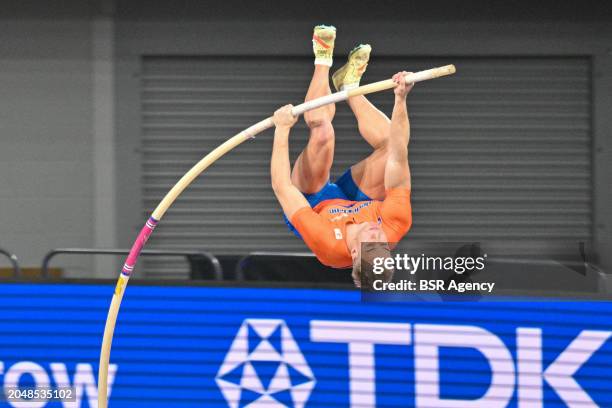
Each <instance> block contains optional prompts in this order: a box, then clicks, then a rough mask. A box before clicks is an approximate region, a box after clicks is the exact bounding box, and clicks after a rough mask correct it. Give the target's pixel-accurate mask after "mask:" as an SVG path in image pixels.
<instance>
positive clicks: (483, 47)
mask: <svg viewBox="0 0 612 408" xmlns="http://www.w3.org/2000/svg"><path fill="white" fill-rule="evenodd" d="M2 4H3V7H2V8H1V11H0V21H1V24H0V59H1V60H0V61H1V63H0V89H1V90H2V98H0V221H1V222H0V247H2V248H4V249H6V250H7V251H8V252H9V253H14V254H16V255H17V257H18V258H19V263H20V265H21V267H22V269H23V271H24V273H30V274H34V275H36V274H39V273H40V272H39V269H40V266H41V263H42V259H43V257H44V256H45V254H47V253H48V252H49V251H50V250H52V249H54V248H67V247H68V248H75V247H76V248H92V249H101V248H117V249H127V248H129V246H131V244H132V242H133V239H134V238H135V236H136V234H137V232H138V230H139V229H140V227H141V226H142V224H143V223H144V220H145V219H146V217H147V216H148V214H149V213H150V212H151V210H152V209H153V208H154V207H155V206H156V205H157V203H158V202H159V200H160V199H161V197H163V195H164V194H165V193H166V192H167V191H168V189H169V188H170V187H171V186H172V185H174V183H175V182H176V181H177V180H178V179H179V178H180V176H182V175H183V174H184V173H185V172H186V171H187V170H188V169H189V168H190V167H191V166H192V165H193V164H194V163H195V162H196V161H198V160H199V159H200V158H201V157H203V156H204V155H205V154H206V153H208V152H209V151H211V150H212V149H213V148H215V147H216V146H217V145H219V144H220V143H222V142H223V141H225V140H226V139H228V138H229V137H231V136H232V135H234V134H235V133H237V132H239V131H240V130H242V129H244V128H245V127H247V126H249V125H251V124H253V123H254V122H256V121H259V120H261V119H262V118H264V117H266V116H268V115H269V114H270V113H271V112H273V110H274V109H276V108H277V107H278V106H280V105H282V104H286V103H289V102H291V103H294V104H295V103H299V102H301V101H302V100H303V96H304V93H305V91H306V87H307V84H308V82H309V77H310V74H311V71H312V57H311V53H312V51H311V43H310V37H311V34H312V27H313V26H314V25H315V24H319V23H326V24H334V25H336V27H338V37H337V41H336V51H335V55H336V59H335V66H336V67H339V66H341V64H343V60H344V58H345V56H346V54H347V53H348V52H349V51H350V50H351V49H352V48H353V47H354V46H355V45H357V44H359V43H370V44H371V45H372V47H373V53H372V59H371V62H370V66H369V67H368V71H367V73H366V74H365V77H364V79H363V82H364V83H368V82H374V81H378V80H381V79H385V78H387V77H389V76H390V75H391V74H393V73H394V72H396V71H398V70H404V69H405V70H420V69H425V68H430V67H433V66H438V65H443V64H447V63H454V64H455V65H456V66H457V70H458V72H457V74H456V75H455V76H453V77H449V78H444V79H439V80H436V81H430V82H428V83H424V84H421V85H419V86H417V87H416V89H415V91H414V92H413V95H412V96H411V98H410V109H411V120H412V142H411V156H410V160H411V166H412V171H413V209H414V225H413V229H412V231H411V232H410V233H409V235H408V237H407V238H406V240H405V241H406V242H407V243H408V244H409V243H413V242H437V241H457V242H476V241H477V242H480V243H482V244H483V245H487V244H488V245H490V246H492V247H494V248H496V251H497V253H498V254H500V255H508V256H510V255H511V256H525V257H527V258H529V257H530V256H536V255H537V256H543V257H554V256H555V254H560V253H565V252H566V251H567V248H568V247H570V248H573V250H575V251H576V253H578V252H577V251H578V247H579V245H580V244H579V243H580V242H586V243H587V246H588V248H589V251H588V253H589V256H590V257H589V262H591V263H592V264H594V265H597V266H598V267H599V268H600V269H601V270H603V271H608V272H609V271H610V270H612V255H611V251H610V250H609V248H611V247H612V231H611V230H612V210H611V209H610V205H609V203H610V199H611V198H612V197H611V195H612V192H611V187H610V186H611V185H612V164H611V163H612V160H611V159H612V150H611V149H612V146H610V144H611V135H610V129H612V123H611V121H612V104H611V103H610V96H611V95H612V45H611V44H612V41H611V40H612V24H610V22H611V20H612V12H611V11H610V8H609V6H608V5H607V4H606V3H605V2H594V1H593V2H591V1H582V2H577V1H576V2H574V1H572V2H562V3H559V2H554V1H542V2H537V3H531V2H521V1H514V2H505V1H504V2H501V1H499V2H497V1H462V2H455V1H437V2H413V1H402V2H391V1H388V2H377V3H371V2H354V1H353V2H349V1H337V2H323V1H310V2H307V3H299V2H295V3H288V2H283V1H270V2H262V3H257V4H255V3H252V2H248V1H238V0H227V1H223V2H202V1H172V2H168V1H112V0H107V1H105V0H99V1H59V2H37V1H4V2H2ZM372 99H373V100H374V101H375V103H376V104H377V105H378V106H380V108H381V109H382V110H384V111H385V112H386V113H388V114H390V110H391V102H392V97H391V95H390V94H389V93H381V94H377V95H374V96H373V97H372ZM335 127H336V135H337V144H336V161H335V165H334V174H335V175H336V176H337V175H339V174H341V172H342V171H344V170H345V169H346V168H347V167H348V166H350V165H351V164H352V163H354V162H356V161H357V160H359V159H360V158H362V157H364V156H365V155H366V154H367V153H368V148H367V145H366V144H365V143H364V142H363V141H362V139H361V138H360V136H359V134H358V132H357V128H356V122H355V120H354V118H353V117H352V114H351V113H350V111H349V110H348V109H347V107H346V106H345V105H339V106H338V112H337V116H336V119H335ZM271 136H272V135H271V132H270V131H268V132H266V133H264V134H262V135H260V136H259V137H258V138H257V140H254V141H252V142H249V143H245V144H244V145H242V146H240V147H238V148H237V149H236V150H234V151H232V152H231V153H230V154H228V155H227V156H226V157H224V158H223V159H221V160H219V161H218V162H217V163H216V164H215V165H214V166H213V167H212V168H210V169H209V170H207V171H206V172H205V173H204V175H203V176H202V177H201V178H200V179H198V180H197V181H196V182H195V183H194V184H193V185H191V187H190V188H189V189H188V190H187V191H186V192H185V193H184V195H183V196H182V197H180V198H179V200H178V201H177V202H176V204H175V205H174V206H173V207H172V208H171V209H170V211H169V212H168V213H167V215H166V217H165V218H164V220H163V222H162V223H161V224H160V227H159V228H158V230H157V231H156V233H155V234H154V236H153V238H152V240H151V241H150V244H149V245H148V248H149V249H156V250H164V251H180V252H181V253H182V252H184V251H187V252H189V253H192V255H193V256H195V257H197V256H200V255H201V254H200V253H201V252H206V253H210V254H212V255H214V256H215V257H216V258H217V259H218V260H219V262H220V264H221V266H222V267H223V269H224V274H225V275H227V276H226V277H228V278H230V279H231V278H233V277H235V271H236V264H237V262H238V261H239V260H240V259H241V258H242V257H244V256H246V255H248V254H249V253H252V252H261V251H266V252H269V251H273V252H306V250H307V248H306V247H305V246H304V245H303V243H302V242H301V241H300V240H298V239H297V238H295V237H294V236H293V235H291V234H290V233H289V232H288V231H287V229H286V227H285V225H284V223H283V220H282V217H281V210H280V207H279V206H278V204H277V203H276V201H275V199H274V197H273V194H272V191H271V188H270V182H269V170H268V169H269V157H270V147H271ZM306 140H307V132H306V129H305V126H304V124H303V122H301V123H300V125H299V126H297V127H296V129H295V130H294V133H293V137H292V154H293V157H296V155H297V154H298V153H299V151H300V150H301V148H303V147H304V145H305V143H306ZM198 254H199V255H198ZM193 256H192V258H191V259H192V261H193ZM201 256H204V255H201ZM121 258H122V257H121V256H119V257H114V256H96V257H94V256H83V255H79V256H73V255H64V254H62V255H61V256H58V257H57V258H55V259H54V260H53V262H52V264H51V267H52V268H54V270H53V271H52V273H53V274H55V276H57V275H60V274H61V276H63V277H78V278H94V277H95V278H114V277H115V275H116V274H117V271H118V268H119V265H120V262H121V261H122V259H121ZM207 259H208V258H207ZM2 262H4V264H3V265H5V266H6V268H5V269H4V270H3V271H4V273H5V275H6V274H10V273H11V267H10V264H9V263H8V261H7V260H4V258H3V260H2ZM202 262H204V263H205V264H206V262H209V261H207V260H206V259H204V261H202ZM209 263H210V262H209ZM192 266H193V263H192ZM202 268H204V269H203V270H204V271H205V272H206V270H208V269H210V267H209V266H206V265H204V266H203V267H202ZM207 268H208V269H207ZM191 270H192V277H193V267H192V268H191ZM228 271H229V272H228ZM137 276H138V277H139V278H178V279H186V278H189V277H190V264H189V262H188V261H186V260H185V259H184V258H183V257H182V256H158V257H156V258H148V257H145V259H144V260H143V261H142V263H141V264H140V267H139V268H138V272H137Z"/></svg>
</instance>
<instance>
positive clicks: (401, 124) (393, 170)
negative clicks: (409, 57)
mask: <svg viewBox="0 0 612 408" xmlns="http://www.w3.org/2000/svg"><path fill="white" fill-rule="evenodd" d="M406 74H408V72H398V73H397V74H395V75H394V76H393V80H394V81H395V82H396V83H397V84H398V86H397V87H395V90H394V93H395V105H394V106H393V114H392V116H391V129H390V133H389V157H388V159H387V164H386V166H385V189H386V190H389V189H392V188H397V187H404V188H410V186H411V185H410V167H409V166H408V142H409V141H410V122H409V121H408V107H407V106H406V96H407V95H408V93H409V92H410V90H411V89H412V86H413V85H414V84H406V81H405V80H404V76H405V75H406Z"/></svg>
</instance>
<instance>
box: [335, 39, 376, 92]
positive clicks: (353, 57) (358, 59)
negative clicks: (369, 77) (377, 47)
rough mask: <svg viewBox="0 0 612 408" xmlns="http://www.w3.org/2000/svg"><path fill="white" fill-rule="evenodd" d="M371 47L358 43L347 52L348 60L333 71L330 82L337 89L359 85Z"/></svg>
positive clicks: (341, 89)
mask: <svg viewBox="0 0 612 408" xmlns="http://www.w3.org/2000/svg"><path fill="white" fill-rule="evenodd" d="M370 52H372V47H371V46H370V44H359V45H358V46H357V47H355V48H353V51H351V52H350V53H349V56H348V61H347V62H346V64H344V66H343V67H342V68H340V69H339V70H337V71H336V72H334V74H333V75H332V82H333V83H334V87H335V88H336V90H337V91H343V90H345V89H353V88H357V87H358V86H359V81H360V80H361V76H362V75H363V73H364V72H365V70H366V67H367V66H368V61H369V60H370Z"/></svg>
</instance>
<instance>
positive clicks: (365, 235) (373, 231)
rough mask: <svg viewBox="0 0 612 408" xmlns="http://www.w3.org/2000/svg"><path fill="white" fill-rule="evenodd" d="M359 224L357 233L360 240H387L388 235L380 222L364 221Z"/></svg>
mask: <svg viewBox="0 0 612 408" xmlns="http://www.w3.org/2000/svg"><path fill="white" fill-rule="evenodd" d="M359 226H360V229H359V233H358V234H357V237H358V239H359V242H387V235H386V234H385V231H383V229H382V228H381V226H380V225H379V224H378V223H375V222H364V223H361V224H359Z"/></svg>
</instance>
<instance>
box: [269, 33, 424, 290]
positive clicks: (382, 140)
mask: <svg viewBox="0 0 612 408" xmlns="http://www.w3.org/2000/svg"><path fill="white" fill-rule="evenodd" d="M335 38H336V29H335V28H334V27H330V26H317V27H315V29H314V35H313V41H312V43H313V50H314V54H315V68H314V74H313V76H312V80H311V82H310V86H309V88H308V92H307V93H306V99H305V100H306V101H309V100H311V99H315V98H318V97H321V96H324V95H329V94H330V93H331V90H330V87H329V78H328V77H329V69H330V67H331V65H332V58H333V49H334V41H335ZM370 51H371V47H370V46H369V45H359V46H358V47H356V48H355V49H353V51H351V53H350V54H349V57H348V62H347V63H346V64H345V65H344V66H343V67H342V68H340V69H339V70H338V71H336V72H335V73H334V75H333V77H332V81H333V83H334V86H335V88H336V89H337V90H343V89H350V88H354V87H357V86H359V81H360V79H361V76H362V75H363V73H364V72H365V69H366V66H367V63H368V60H369V57H370ZM406 74H407V72H399V73H397V74H395V75H394V76H393V80H394V81H395V82H396V83H397V86H396V87H395V90H394V93H395V106H394V107H393V114H392V116H391V120H389V118H388V117H387V116H386V115H385V114H384V113H382V112H381V111H379V110H378V109H377V108H376V107H374V105H372V104H371V103H370V102H369V101H368V100H367V99H366V98H365V96H356V97H352V98H350V99H349V100H348V104H349V106H350V107H351V109H352V111H353V113H354V114H355V117H356V118H357V122H358V125H359V132H360V133H361V136H363V138H364V139H365V140H366V141H367V142H368V143H369V144H370V145H371V146H372V148H373V149H374V151H373V152H372V153H371V154H370V155H369V156H368V157H367V158H365V159H364V160H362V161H360V162H359V163H357V164H355V165H354V166H352V167H351V168H350V169H348V170H347V171H346V172H345V173H344V174H343V175H342V176H341V177H340V178H339V179H338V180H336V182H335V183H331V182H330V181H329V179H330V169H331V166H332V161H333V157H334V128H333V127H332V120H333V118H334V114H335V110H336V108H335V105H334V104H330V105H326V106H323V107H321V108H318V109H315V110H313V111H310V112H306V113H305V114H304V119H305V121H306V124H307V125H308V127H309V128H310V138H309V141H308V144H307V146H306V148H305V149H304V150H303V151H302V153H301V154H300V156H299V157H298V159H297V161H296V162H295V165H294V167H293V172H291V167H290V162H289V142H288V139H289V132H290V129H291V127H292V126H293V125H294V124H295V123H296V121H297V118H296V117H294V116H293V115H292V114H291V108H292V106H291V105H287V106H284V107H282V108H280V109H279V110H277V111H276V112H275V113H274V124H275V125H276V130H275V133H274V146H273V151H272V160H271V176H272V188H273V189H274V193H275V195H276V198H277V199H278V201H279V203H280V205H281V206H282V208H283V212H284V213H285V217H286V221H287V224H288V225H289V228H290V229H291V230H292V231H293V232H294V233H296V235H298V236H299V237H301V238H302V239H303V240H304V242H305V243H306V245H307V246H308V247H309V248H310V249H311V250H312V252H314V254H315V255H316V256H317V258H318V259H319V261H320V262H321V263H323V264H324V265H328V266H331V267H334V268H347V267H350V266H351V265H352V267H353V273H352V277H353V280H354V282H355V285H356V286H358V287H359V286H361V282H362V281H364V282H367V283H371V281H372V279H373V277H372V276H361V275H362V274H361V258H363V259H364V261H365V262H367V263H370V264H371V263H372V260H373V258H374V257H375V256H389V247H388V245H386V243H389V242H391V243H395V242H399V241H400V240H401V239H402V237H403V236H404V235H405V234H406V233H407V232H408V230H409V229H410V226H411V224H412V211H411V206H410V187H411V186H410V169H409V167H408V141H409V137H410V128H409V122H408V111H407V107H406V95H407V94H408V93H409V92H410V90H411V89H412V86H413V84H407V83H406V82H405V80H404V76H405V75H406ZM366 242H381V243H385V244H384V245H382V246H381V245H378V246H377V247H378V249H377V248H376V247H372V248H371V249H369V250H367V252H368V253H364V254H362V253H361V252H362V247H361V244H362V243H366ZM381 247H382V248H384V249H383V250H382V251H381V250H380V248H381ZM364 252H365V251H364ZM391 274H392V272H390V273H388V274H385V275H384V276H383V277H382V278H383V279H384V280H385V281H388V280H390V279H391Z"/></svg>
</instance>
